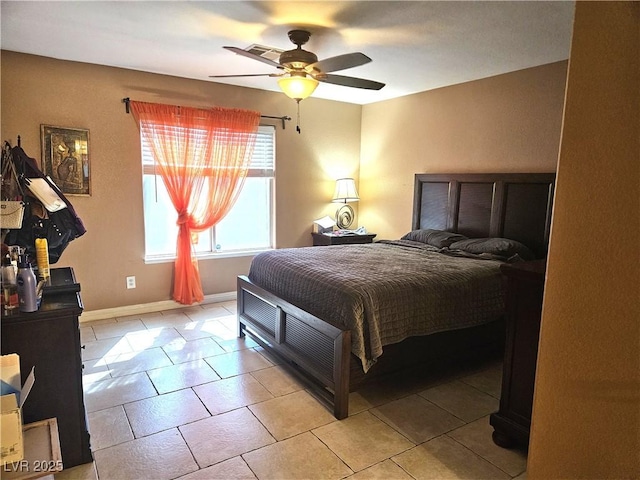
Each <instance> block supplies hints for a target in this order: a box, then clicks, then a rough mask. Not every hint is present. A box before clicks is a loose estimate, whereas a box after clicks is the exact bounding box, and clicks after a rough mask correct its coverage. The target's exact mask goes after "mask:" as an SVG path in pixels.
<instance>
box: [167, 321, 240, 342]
mask: <svg viewBox="0 0 640 480" xmlns="http://www.w3.org/2000/svg"><path fill="white" fill-rule="evenodd" d="M175 329H176V330H177V331H178V333H180V335H182V336H183V337H184V339H185V340H196V339H198V338H207V337H211V338H213V339H214V340H216V341H218V340H225V339H231V338H235V337H236V336H237V335H236V333H235V332H233V331H231V330H229V329H228V328H227V327H225V326H224V325H222V324H221V323H220V322H218V321H216V320H214V319H209V320H201V321H192V322H190V323H187V324H185V325H183V326H176V327H175Z"/></svg>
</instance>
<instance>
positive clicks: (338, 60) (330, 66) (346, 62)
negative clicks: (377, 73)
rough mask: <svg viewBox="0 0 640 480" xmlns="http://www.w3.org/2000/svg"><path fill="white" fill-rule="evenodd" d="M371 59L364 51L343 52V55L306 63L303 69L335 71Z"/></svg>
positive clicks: (362, 63) (313, 71) (308, 70)
mask: <svg viewBox="0 0 640 480" xmlns="http://www.w3.org/2000/svg"><path fill="white" fill-rule="evenodd" d="M370 61H371V59H370V58H369V57H367V56H366V55H365V54H364V53H360V52H355V53H345V54H344V55H337V56H335V57H329V58H325V59H324V60H320V61H318V62H316V63H312V64H311V65H307V67H306V68H305V70H306V71H307V72H309V73H320V72H323V73H328V72H337V71H338V70H345V69H347V68H352V67H358V66H360V65H364V64H365V63H369V62H370Z"/></svg>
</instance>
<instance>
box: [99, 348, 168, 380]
mask: <svg viewBox="0 0 640 480" xmlns="http://www.w3.org/2000/svg"><path fill="white" fill-rule="evenodd" d="M105 360H106V362H107V365H108V366H109V371H110V372H111V376H112V377H119V376H122V375H130V374H132V373H136V372H143V371H145V370H151V369H154V368H160V367H167V366H169V365H173V363H171V360H169V357H167V355H166V354H165V353H164V351H163V350H162V349H161V348H150V349H148V350H143V351H142V352H130V353H121V354H120V355H116V356H115V357H106V358H105Z"/></svg>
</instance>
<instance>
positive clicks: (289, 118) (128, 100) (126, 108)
mask: <svg viewBox="0 0 640 480" xmlns="http://www.w3.org/2000/svg"><path fill="white" fill-rule="evenodd" d="M130 101H131V99H130V98H129V97H126V98H123V99H122V103H124V108H125V111H126V112H127V113H130V109H129V102H130ZM260 118H270V119H273V120H280V121H282V129H283V130H284V128H285V122H286V121H288V120H291V117H288V116H287V115H283V116H282V117H274V116H272V115H260Z"/></svg>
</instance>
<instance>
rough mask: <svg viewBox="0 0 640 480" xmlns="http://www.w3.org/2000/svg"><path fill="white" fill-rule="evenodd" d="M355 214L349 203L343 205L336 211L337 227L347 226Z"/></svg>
mask: <svg viewBox="0 0 640 480" xmlns="http://www.w3.org/2000/svg"><path fill="white" fill-rule="evenodd" d="M354 217H355V214H354V212H353V208H351V206H350V205H344V206H342V207H340V208H339V209H338V210H337V211H336V224H337V225H338V228H349V227H350V226H351V224H352V223H353V219H354Z"/></svg>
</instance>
